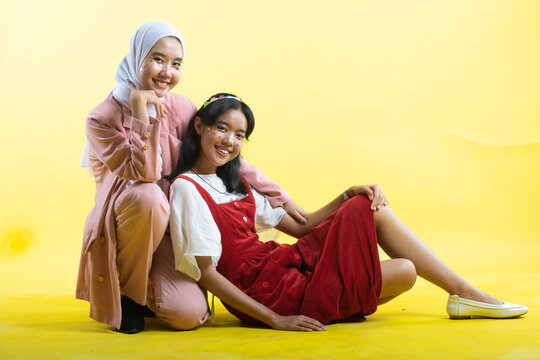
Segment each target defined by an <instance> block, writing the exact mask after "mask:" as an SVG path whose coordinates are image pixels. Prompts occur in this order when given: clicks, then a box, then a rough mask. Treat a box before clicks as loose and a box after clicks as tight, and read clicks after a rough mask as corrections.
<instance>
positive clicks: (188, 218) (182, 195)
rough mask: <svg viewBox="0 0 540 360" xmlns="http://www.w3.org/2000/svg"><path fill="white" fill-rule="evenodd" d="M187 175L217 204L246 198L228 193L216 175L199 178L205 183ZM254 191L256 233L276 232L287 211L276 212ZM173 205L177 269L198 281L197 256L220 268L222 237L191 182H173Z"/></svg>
mask: <svg viewBox="0 0 540 360" xmlns="http://www.w3.org/2000/svg"><path fill="white" fill-rule="evenodd" d="M184 175H185V176H187V177H189V178H191V179H193V180H194V181H195V182H197V183H198V184H199V185H201V186H202V187H203V189H205V190H206V191H207V192H208V193H209V194H210V196H211V197H212V198H213V199H214V201H215V202H216V203H218V204H224V203H229V202H233V201H237V200H240V199H243V198H245V197H246V196H247V195H244V194H237V193H232V194H231V193H227V192H226V191H227V189H226V187H225V184H224V183H223V181H222V180H221V179H220V178H219V177H218V176H217V175H215V174H209V175H199V176H200V177H202V178H203V179H204V181H203V180H201V179H200V178H199V177H198V176H197V175H195V174H184ZM209 184H210V185H211V186H210V185H209ZM212 187H213V188H212ZM216 189H217V190H218V191H220V192H222V193H225V194H222V193H220V192H218V191H216ZM251 191H252V193H253V197H254V198H255V204H256V210H255V227H256V229H257V231H264V230H268V229H270V228H273V227H274V226H276V225H277V224H278V223H279V222H280V221H281V218H282V217H283V215H284V214H285V210H284V209H283V208H282V207H276V208H273V207H272V206H271V205H270V202H269V201H268V200H267V199H266V198H265V197H264V196H262V195H261V194H260V193H258V192H257V191H256V190H255V189H253V188H252V189H251ZM170 204H171V213H170V220H169V222H170V231H171V240H172V247H173V250H174V258H175V268H176V270H178V271H181V272H183V273H185V274H186V275H188V276H190V277H191V278H193V279H194V280H195V281H199V279H200V278H201V271H200V269H199V267H198V266H197V260H196V259H195V256H211V257H212V263H213V264H214V266H217V264H218V261H219V258H220V256H221V234H220V232H219V229H218V227H217V225H216V223H215V221H214V218H213V216H212V213H211V212H210V209H209V208H208V205H207V204H206V202H205V201H204V199H203V198H202V196H201V195H200V194H199V191H198V190H197V188H196V187H195V185H193V184H192V183H191V182H189V181H187V180H185V179H182V178H179V179H176V180H175V181H174V182H173V184H172V185H171V188H170Z"/></svg>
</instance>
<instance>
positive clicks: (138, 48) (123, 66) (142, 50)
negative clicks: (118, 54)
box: [80, 21, 186, 169]
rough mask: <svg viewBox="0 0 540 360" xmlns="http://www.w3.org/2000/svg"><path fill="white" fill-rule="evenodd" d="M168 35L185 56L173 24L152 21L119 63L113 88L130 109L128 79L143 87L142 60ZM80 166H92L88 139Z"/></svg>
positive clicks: (151, 112)
mask: <svg viewBox="0 0 540 360" xmlns="http://www.w3.org/2000/svg"><path fill="white" fill-rule="evenodd" d="M166 36H173V37H175V38H177V39H178V40H179V41H180V43H181V44H182V48H183V50H184V57H185V55H186V47H185V46H184V38H183V37H182V35H181V34H180V32H178V30H176V29H175V28H174V27H173V26H172V25H169V24H167V23H165V22H163V21H151V22H149V23H146V24H144V25H142V26H141V27H140V28H138V29H137V31H136V32H135V34H134V35H133V37H132V38H131V42H130V44H129V53H128V54H127V55H126V56H124V58H123V59H122V61H120V64H119V65H118V69H116V86H115V87H114V89H113V90H112V94H113V96H114V97H115V99H116V100H118V101H119V102H120V103H121V104H122V105H124V106H125V107H127V108H128V109H130V110H131V104H130V101H129V96H130V93H131V87H130V84H129V82H128V80H129V81H131V82H132V83H133V84H135V87H136V88H137V89H141V84H140V83H139V69H140V67H141V66H142V62H143V60H144V58H145V57H146V55H147V54H148V52H149V51H150V49H152V46H154V44H155V43H156V42H158V41H159V40H160V39H161V38H164V37H166ZM109 95H110V94H109ZM148 115H149V116H155V115H156V109H155V108H154V106H153V105H148ZM80 166H81V167H82V168H88V169H89V168H90V157H89V145H88V139H87V140H86V142H85V144H84V151H83V156H82V159H81V165H80Z"/></svg>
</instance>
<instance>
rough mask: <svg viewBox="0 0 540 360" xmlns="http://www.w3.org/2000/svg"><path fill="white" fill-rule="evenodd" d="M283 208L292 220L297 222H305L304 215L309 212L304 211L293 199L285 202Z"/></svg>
mask: <svg viewBox="0 0 540 360" xmlns="http://www.w3.org/2000/svg"><path fill="white" fill-rule="evenodd" d="M283 208H284V209H285V211H286V212H287V214H289V215H290V216H291V217H292V218H293V219H294V220H296V222H297V223H299V224H307V220H306V215H308V214H309V213H308V212H306V211H304V209H302V208H301V207H300V206H299V205H298V204H297V203H295V202H294V200H293V199H290V200H289V201H287V202H286V203H285V204H283Z"/></svg>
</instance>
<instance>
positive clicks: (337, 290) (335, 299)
mask: <svg viewBox="0 0 540 360" xmlns="http://www.w3.org/2000/svg"><path fill="white" fill-rule="evenodd" d="M178 177H181V178H182V179H185V180H187V181H190V182H191V183H193V184H194V185H195V187H196V188H197V190H198V191H199V193H200V194H201V196H202V198H203V199H204V200H205V201H206V203H207V204H208V207H209V208H210V212H211V213H212V216H213V217H214V221H215V222H216V225H217V227H218V229H219V231H220V233H221V245H222V254H221V258H220V259H219V262H218V266H217V271H218V272H219V273H221V274H222V275H223V276H225V277H226V278H227V279H228V280H229V281H231V282H232V283H233V284H234V285H236V286H237V287H238V288H239V289H240V290H242V291H243V292H245V293H246V294H247V295H249V296H250V297H252V298H253V299H255V300H257V301H258V302H260V303H262V304H264V305H265V306H267V307H268V308H270V309H272V310H273V311H275V312H276V313H278V314H280V315H298V314H302V315H306V316H309V317H312V318H314V319H317V320H319V321H320V322H322V323H324V324H328V323H330V322H335V321H362V320H364V319H365V317H364V316H365V315H369V314H372V313H373V312H375V310H376V309H377V298H378V296H379V293H380V291H381V266H380V261H379V255H378V248H377V236H376V232H375V222H374V218H373V213H372V212H371V210H370V208H369V207H370V203H371V202H370V201H369V200H368V199H367V198H365V197H363V196H355V197H353V198H352V199H350V200H348V201H347V202H346V203H345V204H343V205H342V206H341V207H340V208H339V209H338V210H337V211H335V212H334V213H333V214H331V215H330V216H329V217H328V218H326V219H325V220H324V221H323V222H322V223H321V224H319V225H318V226H317V227H315V228H313V229H311V230H310V232H309V233H308V234H306V235H304V236H303V237H302V238H300V239H299V240H298V241H297V243H296V244H294V245H288V244H278V243H276V242H274V241H269V242H261V241H260V240H259V237H258V235H257V233H256V231H255V223H254V222H255V199H254V197H253V194H252V193H251V190H249V194H248V196H247V197H245V198H243V199H241V200H238V201H233V202H230V203H225V204H217V203H216V202H215V201H214V200H213V199H212V197H211V196H210V194H208V192H207V191H206V190H205V189H203V188H202V187H201V186H200V185H199V184H198V183H197V182H196V181H194V180H192V179H190V178H189V177H186V176H182V175H180V176H178ZM244 183H246V182H245V180H244ZM246 186H248V189H249V185H247V183H246ZM224 305H225V307H227V309H228V310H229V311H230V312H231V313H232V314H234V315H235V316H236V317H238V318H239V319H241V320H244V321H247V322H258V321H257V320H255V319H253V318H251V317H249V316H247V315H246V314H243V313H242V312H240V311H238V310H236V309H234V308H232V307H230V306H228V305H227V304H224Z"/></svg>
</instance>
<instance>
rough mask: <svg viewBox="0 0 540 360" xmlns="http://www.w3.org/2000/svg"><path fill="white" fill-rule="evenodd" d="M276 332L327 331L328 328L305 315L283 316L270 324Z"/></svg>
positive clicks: (279, 316) (278, 316) (277, 317)
mask: <svg viewBox="0 0 540 360" xmlns="http://www.w3.org/2000/svg"><path fill="white" fill-rule="evenodd" d="M270 326H272V328H273V329H276V330H292V331H325V330H326V326H324V325H323V324H321V323H320V322H318V321H317V320H315V319H312V318H310V317H307V316H304V315H294V316H281V315H277V316H276V317H275V319H274V320H273V321H272V323H271V324H270Z"/></svg>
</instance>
